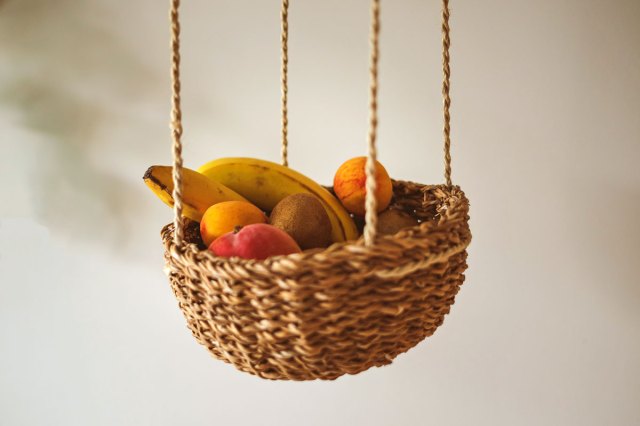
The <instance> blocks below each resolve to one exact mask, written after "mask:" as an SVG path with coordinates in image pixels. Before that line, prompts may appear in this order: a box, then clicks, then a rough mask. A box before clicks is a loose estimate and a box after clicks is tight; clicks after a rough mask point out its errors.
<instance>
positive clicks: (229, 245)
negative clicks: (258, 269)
mask: <svg viewBox="0 0 640 426" xmlns="http://www.w3.org/2000/svg"><path fill="white" fill-rule="evenodd" d="M209 250H211V251H212V252H213V253H214V254H215V255H216V256H221V257H234V256H235V257H242V258H244V259H258V260H262V259H266V258H267V257H271V256H279V255H285V254H292V253H300V252H301V251H302V250H300V247H299V246H298V244H297V243H296V242H295V241H294V239H293V238H291V237H290V236H289V234H287V233H286V232H284V231H283V230H281V229H278V228H276V227H275V226H271V225H267V224H266V223H255V224H252V225H247V226H244V227H242V228H239V229H236V230H235V231H233V232H229V233H227V234H224V235H222V236H220V237H218V238H217V239H215V240H214V241H213V242H212V243H211V245H210V246H209Z"/></svg>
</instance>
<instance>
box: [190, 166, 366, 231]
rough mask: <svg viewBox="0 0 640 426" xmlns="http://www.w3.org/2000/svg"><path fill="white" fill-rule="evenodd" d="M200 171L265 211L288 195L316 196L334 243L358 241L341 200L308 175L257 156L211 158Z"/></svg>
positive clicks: (351, 220) (352, 222)
mask: <svg viewBox="0 0 640 426" xmlns="http://www.w3.org/2000/svg"><path fill="white" fill-rule="evenodd" d="M198 171H199V172H200V173H202V174H203V175H205V176H207V177H208V178H210V179H212V180H215V181H216V182H220V183H221V184H223V185H226V186H227V187H229V188H231V189H232V190H234V191H236V192H237V193H239V194H242V195H243V196H244V197H246V198H247V199H248V200H249V201H251V202H252V203H253V204H255V205H256V206H258V207H260V208H261V209H263V210H265V211H271V210H273V208H274V207H275V206H276V204H278V203H279V202H280V200H282V199H283V198H285V197H286V196H288V195H292V194H298V193H301V192H303V193H309V194H312V195H315V196H316V197H317V198H318V199H319V200H320V201H321V202H322V205H323V207H324V209H325V210H326V211H327V214H328V215H329V220H330V221H331V228H332V230H331V237H332V240H333V242H340V241H347V240H355V239H357V238H358V229H357V228H356V225H355V223H354V221H353V219H352V218H351V216H349V213H348V212H347V211H346V210H345V208H344V207H342V204H340V201H338V199H337V198H336V197H334V196H333V195H332V194H331V193H330V192H329V191H327V190H326V189H324V188H323V187H322V186H320V185H319V184H317V183H316V182H314V181H313V180H311V179H309V178H308V177H306V176H304V175H302V174H300V173H298V172H296V171H295V170H292V169H290V168H288V167H285V166H282V165H280V164H276V163H272V162H270V161H265V160H259V159H255V158H220V159H218V160H213V161H210V162H208V163H206V164H204V165H202V166H201V167H200V168H198Z"/></svg>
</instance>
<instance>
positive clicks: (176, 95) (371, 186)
mask: <svg viewBox="0 0 640 426" xmlns="http://www.w3.org/2000/svg"><path fill="white" fill-rule="evenodd" d="M170 1H171V9H170V21H171V89H172V97H171V135H172V141H173V143H172V147H173V182H174V187H173V199H174V219H173V221H174V226H175V236H174V238H175V242H176V245H179V244H180V242H181V241H182V240H183V236H184V229H183V226H182V219H181V216H182V164H183V161H182V110H181V106H180V20H179V13H178V9H179V7H180V0H170ZM280 17H281V43H282V46H281V51H282V52H281V53H282V63H281V91H282V93H281V95H282V96H281V108H282V117H281V118H282V150H281V155H282V164H283V165H285V166H287V165H288V105H287V102H288V81H287V77H288V65H289V54H288V40H289V22H288V21H289V19H288V18H289V0H282V8H281V15H280ZM370 31H371V32H370V49H371V52H370V65H369V73H370V83H369V135H368V136H369V138H368V151H367V161H366V165H365V175H366V198H365V210H366V214H365V223H366V225H365V228H364V242H365V245H366V246H371V245H372V244H374V242H375V238H376V228H377V222H378V214H377V202H376V197H375V193H376V188H377V184H376V160H377V149H376V140H377V132H378V129H377V128H378V84H379V83H378V62H379V56H380V48H379V42H380V0H372V2H371V30H370ZM449 34H450V28H449V0H442V70H443V74H444V77H443V81H442V96H443V105H444V127H443V134H444V162H445V172H444V175H445V181H446V184H447V185H448V186H451V185H452V183H451V125H450V121H451V115H450V112H449V111H450V107H451V97H450V94H449V91H450V77H451V69H450V65H449V63H450V56H449V48H450V46H451V40H450V35H449Z"/></svg>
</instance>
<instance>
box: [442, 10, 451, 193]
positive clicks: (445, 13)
mask: <svg viewBox="0 0 640 426" xmlns="http://www.w3.org/2000/svg"><path fill="white" fill-rule="evenodd" d="M449 33H450V29H449V0H442V72H443V74H444V77H443V80H442V98H443V104H444V127H443V134H444V178H445V181H446V183H447V186H451V124H450V123H451V115H450V113H449V109H450V108H451V97H450V96H449V88H450V83H449V80H450V78H451V68H450V67H449V61H450V58H449V47H450V46H451V39H450V37H449Z"/></svg>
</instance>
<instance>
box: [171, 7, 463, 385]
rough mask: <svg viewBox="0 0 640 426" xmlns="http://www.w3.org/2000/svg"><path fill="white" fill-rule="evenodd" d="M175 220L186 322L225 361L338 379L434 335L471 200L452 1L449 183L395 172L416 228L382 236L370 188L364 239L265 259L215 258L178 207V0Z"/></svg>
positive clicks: (459, 271) (178, 286) (370, 172)
mask: <svg viewBox="0 0 640 426" xmlns="http://www.w3.org/2000/svg"><path fill="white" fill-rule="evenodd" d="M171 4H172V9H171V18H172V30H173V31H172V34H173V44H172V45H173V57H172V58H173V68H172V76H173V82H174V84H173V110H172V111H173V120H172V124H173V126H172V128H173V133H172V134H173V148H174V150H173V153H174V184H175V185H174V186H175V190H174V199H175V200H176V202H175V220H174V223H172V224H170V225H167V226H165V227H164V229H163V230H162V240H163V242H164V246H165V250H166V252H165V261H166V271H167V274H168V276H169V280H170V282H171V287H172V289H173V292H174V294H175V296H176V298H177V300H178V303H179V307H180V309H181V310H182V312H183V314H184V316H185V318H186V320H187V324H188V327H189V328H190V330H191V331H192V333H193V335H194V337H195V338H196V339H197V341H198V342H199V343H200V344H202V345H203V346H205V347H206V348H207V349H208V350H209V352H210V353H211V354H212V355H213V356H214V357H215V358H218V359H221V360H223V361H226V362H229V363H231V364H233V365H234V366H235V367H236V368H238V369H239V370H241V371H245V372H247V373H251V374H254V375H257V376H260V377H263V378H266V379H286V380H312V379H328V380H331V379H335V378H337V377H339V376H341V375H343V374H356V373H359V372H361V371H364V370H366V369H368V368H370V367H373V366H382V365H386V364H389V363H391V361H392V360H393V359H394V358H395V357H396V356H397V355H398V354H400V353H403V352H406V351H407V350H409V349H410V348H412V347H413V346H415V345H416V344H418V343H419V342H420V341H422V340H423V339H424V338H425V337H428V336H430V335H432V334H433V333H434V331H435V330H436V328H437V327H438V326H440V325H441V324H442V322H443V320H444V316H445V315H446V314H447V313H448V312H449V310H450V307H451V305H452V304H453V303H454V298H455V296H456V294H457V293H458V290H459V289H460V286H461V285H462V283H463V282H464V271H465V269H466V267H467V264H466V258H467V252H466V248H467V246H468V245H469V243H470V240H471V233H470V230H469V225H468V220H469V216H468V212H469V203H468V200H467V199H466V197H465V195H464V193H463V192H462V191H461V190H460V188H459V187H457V186H454V185H452V184H451V168H450V161H451V157H450V155H449V145H450V143H449V105H450V100H449V53H448V49H449V25H448V18H449V9H448V1H447V0H444V1H443V6H444V8H443V34H444V37H443V41H444V43H443V47H444V54H443V59H444V61H443V64H444V75H445V78H444V84H443V94H444V100H445V101H444V106H445V113H444V117H445V131H444V134H445V178H446V184H444V185H420V184H416V183H412V182H404V181H394V183H393V193H394V196H393V199H392V202H391V206H390V208H392V209H399V210H402V211H404V212H406V213H408V214H410V215H412V216H413V217H414V218H416V219H417V220H418V221H419V225H417V226H414V227H412V228H408V229H405V230H403V231H400V232H399V233H397V234H395V235H391V236H386V235H385V236H377V235H376V221H377V216H376V208H375V197H373V196H367V200H366V204H367V214H366V221H367V224H366V227H365V231H364V236H363V238H361V239H359V240H357V241H348V242H344V243H335V244H333V245H331V246H330V247H328V248H327V249H314V250H307V251H305V252H303V253H299V254H293V255H288V256H276V257H272V258H268V259H266V260H260V261H258V260H245V259H239V258H230V259H229V258H221V257H216V256H215V255H214V254H213V253H211V252H209V251H208V250H202V247H200V246H198V240H197V233H193V232H190V230H191V226H193V224H194V223H191V224H189V222H188V221H187V220H183V219H182V216H181V209H182V206H181V198H180V197H181V192H180V187H181V167H182V155H181V147H182V144H181V135H182V125H181V113H180V94H179V89H180V84H179V77H180V76H179V29H180V27H179V23H178V5H179V0H171ZM372 4H373V7H372V11H373V12H372V33H371V34H372V37H371V41H372V50H371V53H372V54H371V105H370V106H371V122H370V132H369V153H368V166H371V167H367V190H368V192H367V194H373V193H374V192H375V191H373V189H375V179H373V178H372V176H374V174H375V168H374V167H373V166H372V165H373V164H374V161H375V157H376V150H375V143H376V124H377V85H378V81H377V74H378V73H377V66H378V65H377V63H378V34H379V28H380V26H379V21H380V17H379V10H380V9H379V0H373V3H372ZM287 11H288V1H287V0H284V1H283V9H282V23H283V26H282V28H283V37H282V40H283V81H282V83H283V84H282V85H283V104H282V110H283V163H284V164H285V165H286V164H287V161H286V155H287V154H286V153H287V143H286V123H287V120H286V110H287V109H286V93H287V86H286V74H287V66H286V65H287V60H288V55H287V39H288V34H287V29H288V25H287Z"/></svg>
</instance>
